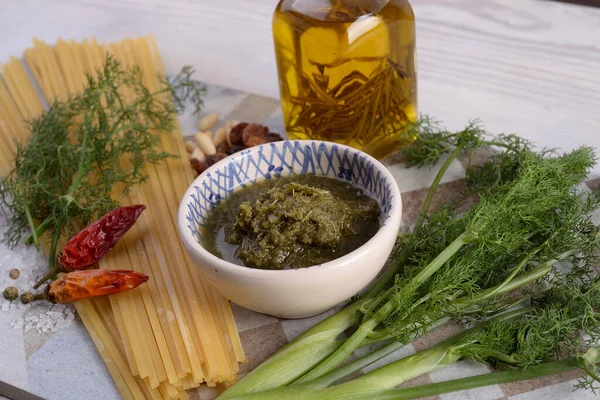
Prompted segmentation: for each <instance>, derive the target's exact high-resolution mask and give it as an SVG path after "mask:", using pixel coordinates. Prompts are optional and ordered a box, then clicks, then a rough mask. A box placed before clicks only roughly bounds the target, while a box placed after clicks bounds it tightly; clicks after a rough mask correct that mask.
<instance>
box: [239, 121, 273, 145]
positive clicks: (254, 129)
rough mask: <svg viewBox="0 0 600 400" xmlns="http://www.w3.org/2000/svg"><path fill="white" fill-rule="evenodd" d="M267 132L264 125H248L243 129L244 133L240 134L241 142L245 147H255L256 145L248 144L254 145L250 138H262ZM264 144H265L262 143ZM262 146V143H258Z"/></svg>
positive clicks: (267, 129)
mask: <svg viewBox="0 0 600 400" xmlns="http://www.w3.org/2000/svg"><path fill="white" fill-rule="evenodd" d="M268 132H269V128H267V127H266V126H264V125H259V124H248V126H246V127H245V128H244V131H243V132H242V141H243V142H244V145H246V147H252V146H256V144H253V145H250V144H249V143H250V142H252V143H256V142H257V141H256V140H252V141H251V138H255V137H264V136H265V135H266V134H267V133H268ZM263 143H266V142H263ZM260 144H262V143H260Z"/></svg>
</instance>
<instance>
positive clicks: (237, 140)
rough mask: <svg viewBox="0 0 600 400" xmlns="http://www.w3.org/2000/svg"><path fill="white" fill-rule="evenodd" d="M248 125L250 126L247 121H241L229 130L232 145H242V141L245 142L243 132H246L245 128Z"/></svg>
mask: <svg viewBox="0 0 600 400" xmlns="http://www.w3.org/2000/svg"><path fill="white" fill-rule="evenodd" d="M246 126H248V124H247V123H245V122H240V123H239V124H237V125H234V126H233V127H232V128H231V130H230V131H229V142H230V143H231V144H232V145H236V144H237V145H240V144H242V143H244V141H243V139H242V133H243V132H244V128H246Z"/></svg>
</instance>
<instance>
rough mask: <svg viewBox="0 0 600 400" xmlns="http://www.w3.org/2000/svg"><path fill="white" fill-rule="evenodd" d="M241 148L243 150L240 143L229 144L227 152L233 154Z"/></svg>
mask: <svg viewBox="0 0 600 400" xmlns="http://www.w3.org/2000/svg"><path fill="white" fill-rule="evenodd" d="M242 150H244V146H240V145H234V146H229V147H227V154H234V153H237V152H238V151H242Z"/></svg>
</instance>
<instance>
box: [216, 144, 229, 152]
mask: <svg viewBox="0 0 600 400" xmlns="http://www.w3.org/2000/svg"><path fill="white" fill-rule="evenodd" d="M217 153H227V142H221V143H219V144H218V145H217Z"/></svg>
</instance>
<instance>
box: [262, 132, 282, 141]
mask: <svg viewBox="0 0 600 400" xmlns="http://www.w3.org/2000/svg"><path fill="white" fill-rule="evenodd" d="M265 138H266V139H267V141H268V142H269V143H271V142H280V141H282V140H283V138H282V137H281V135H280V134H279V133H275V132H268V133H267V134H266V135H265Z"/></svg>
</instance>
